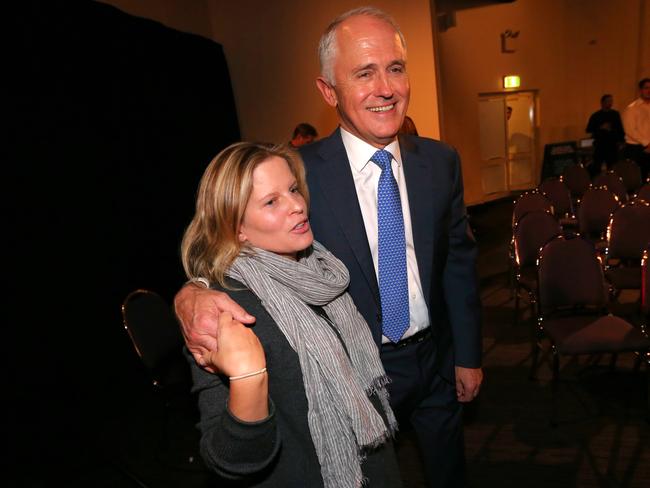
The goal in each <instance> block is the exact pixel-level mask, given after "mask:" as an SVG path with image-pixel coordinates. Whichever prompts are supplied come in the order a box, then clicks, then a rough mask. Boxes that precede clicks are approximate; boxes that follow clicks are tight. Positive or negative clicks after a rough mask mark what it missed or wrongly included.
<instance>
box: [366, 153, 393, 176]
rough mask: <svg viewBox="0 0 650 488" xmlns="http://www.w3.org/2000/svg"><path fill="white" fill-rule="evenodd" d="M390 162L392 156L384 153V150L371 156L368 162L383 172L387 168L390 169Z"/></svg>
mask: <svg viewBox="0 0 650 488" xmlns="http://www.w3.org/2000/svg"><path fill="white" fill-rule="evenodd" d="M392 160H393V155H392V154H391V153H389V152H388V151H386V150H385V149H380V150H379V151H377V152H376V153H375V154H373V155H372V157H371V158H370V161H372V162H373V163H375V164H376V165H377V166H379V167H380V168H381V170H382V171H383V170H385V169H386V167H387V166H388V167H389V168H390V162H391V161H392Z"/></svg>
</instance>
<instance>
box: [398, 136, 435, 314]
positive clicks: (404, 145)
mask: <svg viewBox="0 0 650 488" xmlns="http://www.w3.org/2000/svg"><path fill="white" fill-rule="evenodd" d="M399 142H400V153H401V155H402V164H403V165H404V178H405V179H406V188H407V191H408V199H409V208H410V212H411V228H412V230H413V245H414V246H415V256H416V258H417V262H418V270H419V273H420V283H421V284H422V292H423V294H424V299H425V301H426V302H427V304H429V296H430V293H431V272H432V271H431V268H432V266H433V243H434V232H435V229H434V223H435V218H434V201H435V199H436V195H434V196H433V198H432V195H431V192H432V187H431V183H432V182H433V175H432V171H433V166H432V165H431V163H430V161H427V160H426V159H425V158H424V156H423V155H422V154H421V153H420V151H419V150H418V146H417V145H416V144H414V143H413V142H412V141H411V140H406V139H403V138H401V137H400V140H399Z"/></svg>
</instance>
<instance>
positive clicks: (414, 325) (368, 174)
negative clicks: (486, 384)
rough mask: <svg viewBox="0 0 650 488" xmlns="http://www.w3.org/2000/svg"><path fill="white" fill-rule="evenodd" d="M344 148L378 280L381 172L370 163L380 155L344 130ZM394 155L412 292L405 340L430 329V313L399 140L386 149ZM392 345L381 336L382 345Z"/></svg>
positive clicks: (394, 173) (376, 166) (409, 282)
mask: <svg viewBox="0 0 650 488" xmlns="http://www.w3.org/2000/svg"><path fill="white" fill-rule="evenodd" d="M341 137H342V138H343V145H344V146H345V151H346V153H347V155H348V160H349V161H350V169H351V170H352V177H353V179H354V187H355V189H356V191H357V199H358V200H359V207H361V215H362V216H363V224H364V226H365V228H366V236H367V238H368V244H369V245H370V253H371V254H372V262H373V263H374V266H375V276H379V272H378V268H379V237H378V227H377V187H378V185H379V176H380V175H381V168H380V167H379V166H378V165H377V164H375V163H373V162H372V161H370V158H371V157H372V155H373V154H374V153H375V152H376V151H377V148H376V147H373V146H371V145H370V144H368V143H366V142H364V141H362V140H361V139H359V138H358V137H356V136H354V135H352V134H350V133H349V132H347V131H346V130H345V129H343V128H341ZM384 149H385V150H386V151H388V152H390V153H391V154H392V155H393V161H392V163H391V165H392V166H391V167H392V169H393V175H394V176H395V179H396V180H397V186H398V187H399V194H400V199H401V201H402V215H403V216H404V231H405V233H406V235H405V238H406V267H407V272H408V288H409V328H408V329H407V330H406V332H405V333H404V336H403V337H402V338H403V339H404V338H406V337H409V336H411V335H413V334H415V333H417V332H419V331H421V330H423V329H425V328H426V327H428V326H429V311H428V309H427V304H426V302H425V300H424V294H423V293H422V284H421V283H420V274H419V272H418V263H417V260H416V257H415V247H414V245H413V229H412V228H411V212H410V209H409V200H408V192H407V189H406V180H405V179H404V168H403V167H402V156H401V154H400V150H399V143H398V142H397V140H395V141H393V142H391V143H390V144H389V145H388V146H386V147H385V148H384ZM387 342H390V341H389V339H388V338H387V337H385V336H382V343H384V344H385V343H387Z"/></svg>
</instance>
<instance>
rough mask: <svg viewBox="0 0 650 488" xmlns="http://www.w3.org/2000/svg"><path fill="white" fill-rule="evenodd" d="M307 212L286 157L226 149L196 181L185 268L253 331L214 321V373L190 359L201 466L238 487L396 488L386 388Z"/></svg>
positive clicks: (293, 162) (271, 150) (258, 148)
mask: <svg viewBox="0 0 650 488" xmlns="http://www.w3.org/2000/svg"><path fill="white" fill-rule="evenodd" d="M308 201H309V196H308V191H307V183H306V181H305V171H304V168H303V165H302V161H301V160H300V157H299V155H298V154H297V153H296V152H295V151H293V150H291V149H289V148H287V147H282V146H275V147H274V146H271V145H268V144H258V143H248V142H241V143H237V144H233V145H231V146H229V147H227V148H226V149H224V150H223V151H221V152H220V153H219V154H218V155H217V156H216V157H215V158H214V159H213V160H212V162H211V163H210V165H208V167H207V168H206V170H205V172H204V174H203V177H202V179H201V182H200V184H199V191H198V197H197V201H196V213H195V215H194V218H193V219H192V222H191V223H190V225H189V226H188V228H187V230H186V231H185V235H184V237H183V243H182V246H181V253H182V260H183V267H184V268H185V272H186V274H187V276H188V277H189V278H197V277H202V278H204V279H207V280H209V281H210V283H211V284H212V286H213V287H214V288H215V289H218V290H220V291H221V292H223V293H226V294H228V296H230V297H232V298H233V299H235V300H237V301H238V302H239V303H240V305H243V306H245V307H246V308H247V309H248V310H249V311H251V312H252V313H255V315H256V317H257V322H256V324H255V327H250V328H249V327H246V326H244V325H243V324H242V323H240V322H238V321H236V320H233V318H232V315H231V314H229V313H228V312H224V313H222V314H221V315H220V316H219V329H218V341H219V347H218V349H215V350H213V351H210V352H209V353H208V356H209V357H208V358H207V361H208V362H209V363H210V364H211V365H213V367H214V369H215V373H218V374H213V373H210V372H208V371H206V370H204V369H201V368H200V367H199V366H198V365H197V364H196V362H195V361H194V360H193V359H192V358H191V356H190V355H189V354H188V359H189V360H190V364H191V368H192V376H193V381H194V391H196V392H198V402H199V410H200V414H201V418H200V422H199V427H200V430H201V434H202V435H201V454H202V457H203V458H204V460H205V463H206V465H207V466H208V467H210V468H211V469H213V470H214V471H215V472H216V473H218V474H220V475H221V476H222V477H225V478H230V479H236V480H240V481H242V482H243V483H244V485H245V486H268V487H280V486H281V487H283V488H291V487H294V488H303V487H306V486H309V487H323V486H324V487H329V488H341V487H350V488H357V487H359V486H361V484H362V480H364V479H365V480H366V482H365V484H364V486H368V487H387V488H388V487H399V486H401V481H400V478H399V468H398V466H397V460H396V458H395V453H394V451H393V447H392V443H391V442H390V440H391V438H392V435H393V433H394V431H395V428H396V421H395V417H394V415H393V412H392V410H391V408H390V406H389V403H388V393H387V391H386V384H387V382H388V377H387V376H386V373H385V371H384V368H383V367H382V364H381V360H380V359H379V353H378V351H377V348H376V346H375V344H374V342H373V339H372V336H371V334H370V329H369V328H368V326H367V324H366V323H365V321H364V320H363V317H362V316H361V315H360V314H359V312H358V310H357V309H356V308H355V306H354V303H353V302H352V298H351V297H350V295H348V294H347V293H346V292H345V290H346V288H347V286H348V282H349V273H348V271H347V269H346V268H345V266H344V265H343V263H342V262H341V261H340V260H338V259H337V258H335V257H334V256H333V255H332V254H331V253H329V252H328V251H327V250H326V249H325V248H324V247H323V246H322V245H320V244H319V243H318V242H316V241H314V238H313V234H312V231H311V227H310V225H309V220H308V214H309V209H308ZM238 486H240V485H238Z"/></svg>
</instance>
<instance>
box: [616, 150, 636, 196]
mask: <svg viewBox="0 0 650 488" xmlns="http://www.w3.org/2000/svg"><path fill="white" fill-rule="evenodd" d="M612 169H613V170H614V172H615V173H616V174H617V175H618V176H620V177H621V180H623V184H624V185H625V189H626V190H627V193H628V194H629V195H632V194H634V193H635V192H636V191H637V190H638V189H639V188H641V185H642V184H643V179H642V178H641V168H640V167H639V165H638V164H637V163H636V161H632V160H631V159H623V160H621V161H618V162H617V163H616V164H615V165H614V166H613V167H612Z"/></svg>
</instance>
